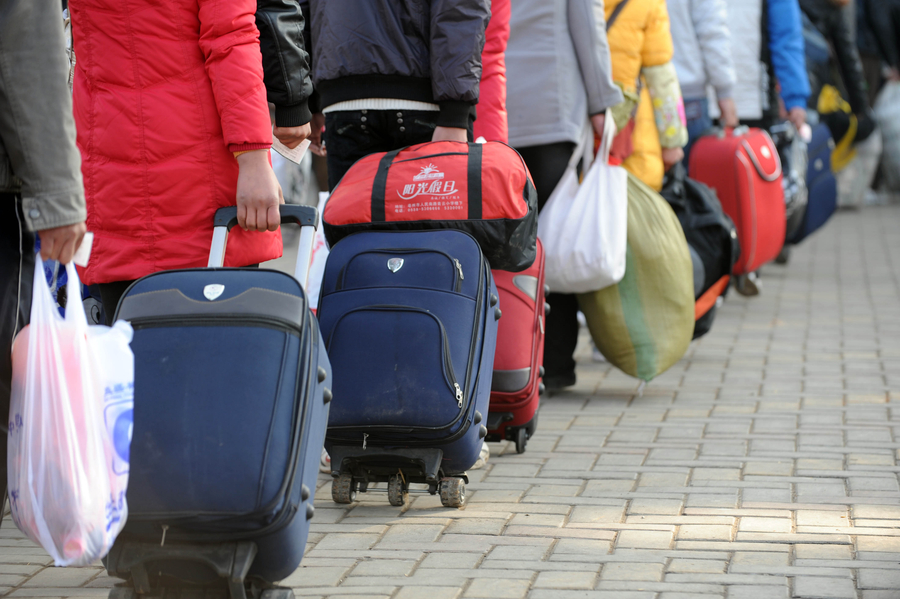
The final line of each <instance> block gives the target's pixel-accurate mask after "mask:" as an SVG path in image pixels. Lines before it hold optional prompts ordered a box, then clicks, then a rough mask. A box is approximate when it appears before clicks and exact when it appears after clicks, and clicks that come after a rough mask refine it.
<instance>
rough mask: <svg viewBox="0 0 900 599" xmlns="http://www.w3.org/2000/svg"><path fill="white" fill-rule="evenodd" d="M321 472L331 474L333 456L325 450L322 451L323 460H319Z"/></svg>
mask: <svg viewBox="0 0 900 599" xmlns="http://www.w3.org/2000/svg"><path fill="white" fill-rule="evenodd" d="M319 472H321V473H322V474H331V456H330V455H328V452H327V451H325V450H324V449H323V450H322V459H321V460H319Z"/></svg>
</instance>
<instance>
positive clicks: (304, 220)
mask: <svg viewBox="0 0 900 599" xmlns="http://www.w3.org/2000/svg"><path fill="white" fill-rule="evenodd" d="M279 211H280V212H281V224H283V225H284V224H288V223H293V224H296V225H300V248H299V250H298V251H297V264H296V266H295V267H294V278H295V279H297V281H299V282H300V284H301V285H302V286H303V289H304V290H306V283H307V279H308V278H309V265H310V263H311V262H312V254H313V243H314V242H315V240H316V227H317V226H318V223H319V213H318V211H317V210H316V209H315V208H313V207H312V206H296V205H292V204H282V205H281V206H279ZM237 222H238V219H237V206H228V207H226V208H219V209H218V210H216V216H215V220H214V221H213V238H212V245H211V246H210V248H209V263H208V264H207V266H208V267H209V268H221V267H222V266H223V265H224V264H225V246H226V244H227V243H228V232H229V231H231V229H232V227H234V226H235V225H237Z"/></svg>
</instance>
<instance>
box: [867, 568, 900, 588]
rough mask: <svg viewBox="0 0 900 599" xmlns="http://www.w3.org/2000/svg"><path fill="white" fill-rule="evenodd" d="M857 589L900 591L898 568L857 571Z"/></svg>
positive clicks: (899, 572)
mask: <svg viewBox="0 0 900 599" xmlns="http://www.w3.org/2000/svg"><path fill="white" fill-rule="evenodd" d="M858 576H859V582H858V585H859V588H861V589H886V590H893V591H898V590H900V568H898V569H891V570H886V569H880V568H879V569H874V568H860V569H859V574H858Z"/></svg>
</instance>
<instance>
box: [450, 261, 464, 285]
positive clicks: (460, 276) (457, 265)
mask: <svg viewBox="0 0 900 599" xmlns="http://www.w3.org/2000/svg"><path fill="white" fill-rule="evenodd" d="M453 263H454V264H456V270H458V271H459V280H460V281H465V280H466V277H465V276H463V271H462V264H460V263H459V260H457V259H456V258H454V259H453Z"/></svg>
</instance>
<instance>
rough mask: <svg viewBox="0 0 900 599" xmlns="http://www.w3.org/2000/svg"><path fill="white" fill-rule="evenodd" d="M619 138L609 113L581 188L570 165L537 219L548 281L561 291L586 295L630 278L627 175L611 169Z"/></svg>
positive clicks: (558, 291) (613, 167)
mask: <svg viewBox="0 0 900 599" xmlns="http://www.w3.org/2000/svg"><path fill="white" fill-rule="evenodd" d="M614 137H615V126H614V124H613V119H612V116H611V115H610V114H609V112H608V111H607V114H606V123H605V126H604V128H603V139H602V141H601V144H600V152H599V154H598V155H597V159H596V160H595V161H594V164H593V166H591V168H590V170H588V172H587V175H586V176H585V177H584V181H583V182H582V183H581V185H580V186H579V185H578V177H577V174H576V172H575V166H576V164H577V158H578V157H579V156H578V154H579V152H578V151H576V152H575V158H576V160H575V161H574V162H572V163H570V164H569V168H568V169H567V170H566V173H565V174H564V175H563V177H562V179H561V180H560V182H559V184H558V185H557V186H556V189H555V190H553V194H552V195H551V196H550V199H549V200H547V204H546V205H545V206H544V209H543V210H542V211H541V214H540V217H539V220H538V237H540V238H541V241H542V242H543V243H544V252H545V256H546V260H547V266H546V280H547V284H548V285H549V286H550V290H551V291H553V292H556V293H587V292H590V291H598V290H600V289H603V288H604V287H609V286H610V285H615V284H616V283H618V282H619V281H621V280H622V277H623V276H625V251H626V236H627V231H628V218H627V217H628V212H627V211H628V173H627V172H626V171H625V169H623V168H622V167H619V166H610V165H609V149H610V146H611V145H612V141H613V138H614Z"/></svg>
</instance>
